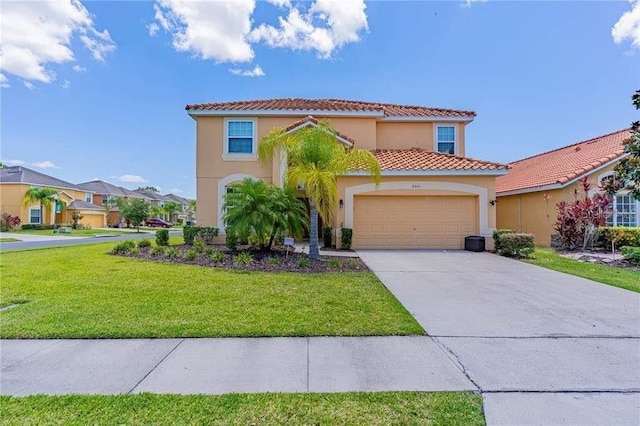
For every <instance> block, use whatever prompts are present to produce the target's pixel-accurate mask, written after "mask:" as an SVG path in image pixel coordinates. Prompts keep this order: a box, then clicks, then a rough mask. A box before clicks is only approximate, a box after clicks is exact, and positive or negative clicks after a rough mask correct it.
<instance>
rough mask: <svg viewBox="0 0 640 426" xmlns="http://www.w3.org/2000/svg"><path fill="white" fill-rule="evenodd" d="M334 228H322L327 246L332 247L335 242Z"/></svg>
mask: <svg viewBox="0 0 640 426" xmlns="http://www.w3.org/2000/svg"><path fill="white" fill-rule="evenodd" d="M332 237H333V228H331V227H329V226H325V227H324V228H322V243H323V245H324V246H325V247H327V248H331V246H332V243H333V241H332V240H333V238H332Z"/></svg>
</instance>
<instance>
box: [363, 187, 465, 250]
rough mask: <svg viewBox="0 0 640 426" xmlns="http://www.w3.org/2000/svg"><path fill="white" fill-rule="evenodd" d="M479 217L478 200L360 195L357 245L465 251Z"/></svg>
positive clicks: (364, 246)
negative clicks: (468, 237) (465, 241)
mask: <svg viewBox="0 0 640 426" xmlns="http://www.w3.org/2000/svg"><path fill="white" fill-rule="evenodd" d="M476 217H477V214H476V197H459V196H457V197H453V196H452V197H446V196H421V197H410V196H356V197H355V206H354V212H353V222H354V226H353V246H354V248H385V249H386V248H390V249H394V248H395V249H400V248H434V249H461V248H463V247H464V237H466V236H469V235H473V234H475V233H476V222H477V220H476Z"/></svg>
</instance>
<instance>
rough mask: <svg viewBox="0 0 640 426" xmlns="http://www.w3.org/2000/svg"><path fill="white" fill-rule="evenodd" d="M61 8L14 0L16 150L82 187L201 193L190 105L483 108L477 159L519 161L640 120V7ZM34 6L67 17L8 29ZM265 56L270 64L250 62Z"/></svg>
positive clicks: (7, 67)
mask: <svg viewBox="0 0 640 426" xmlns="http://www.w3.org/2000/svg"><path fill="white" fill-rule="evenodd" d="M56 2H57V3H56ZM61 3H64V1H63V0H55V1H54V3H50V4H48V7H41V6H42V4H43V3H36V2H26V3H25V2H23V4H21V7H13V8H12V9H9V7H10V6H11V3H4V2H3V22H2V26H3V28H2V48H1V49H2V51H3V52H2V55H3V56H2V70H1V73H2V80H1V82H2V86H3V87H2V89H1V90H0V96H1V117H0V119H1V125H2V127H1V130H0V135H1V153H0V156H1V159H2V161H4V162H7V163H11V164H24V165H25V166H27V167H32V168H34V169H37V170H40V171H43V172H45V173H48V174H51V175H54V176H56V177H59V178H61V179H65V180H68V181H71V182H76V183H78V182H82V181H87V180H91V179H93V178H100V179H104V180H107V181H110V182H112V183H115V184H119V185H123V186H126V187H129V188H135V187H137V186H140V185H143V186H144V185H154V186H158V187H160V188H161V189H162V192H163V193H166V192H170V191H171V192H176V193H178V194H179V195H183V196H187V197H193V196H194V195H195V125H194V122H193V120H191V119H190V118H189V117H188V116H187V114H186V113H185V111H184V106H185V105H186V104H187V103H199V102H215V101H224V100H239V99H259V98H272V97H310V98H325V97H332V98H344V99H356V100H367V101H380V102H394V103H400V104H417V105H425V106H436V107H448V108H455V109H471V110H474V111H476V112H477V114H478V115H477V118H476V120H475V121H474V122H473V123H471V124H470V125H469V126H467V155H468V156H472V157H476V158H481V159H487V160H494V161H501V162H508V161H513V160H516V159H519V158H523V157H526V156H529V155H533V154H536V153H539V152H543V151H546V150H549V149H553V148H555V147H559V146H563V145H567V144H569V143H573V142H577V141H580V140H583V139H588V138H590V137H594V136H598V135H601V134H604V133H608V132H611V131H615V130H619V129H621V128H624V127H626V126H628V125H629V123H630V122H631V121H632V120H636V119H638V114H637V112H636V111H635V110H634V109H633V108H632V107H631V102H630V97H631V94H632V93H633V91H635V90H636V89H638V88H640V56H639V55H640V30H639V28H640V6H639V5H638V2H637V1H635V2H627V1H620V2H614V1H607V2H568V1H566V2H504V1H486V2H472V4H470V5H469V6H467V5H466V3H464V2H461V1H449V2H427V1H412V2H398V1H376V2H365V8H364V9H363V8H362V4H361V3H362V2H361V1H360V0H356V1H354V2H352V3H351V4H349V5H348V6H344V3H343V4H342V5H341V2H335V1H331V0H316V2H315V3H297V2H292V3H289V1H288V0H271V2H258V3H257V4H256V5H255V8H253V6H252V5H253V1H252V0H238V1H237V2H228V3H234V6H233V7H230V8H226V9H224V10H222V9H219V8H220V7H223V6H224V3H225V2H215V3H212V2H208V3H207V4H204V5H201V7H203V8H204V9H201V10H200V14H199V15H198V16H196V17H195V18H193V17H192V18H189V17H188V16H187V15H188V14H187V15H185V13H186V12H185V9H184V5H183V3H182V0H161V1H160V2H159V3H156V2H144V1H137V2H94V1H92V2H84V3H79V2H75V3H71V6H70V7H71V8H69V7H68V8H67V9H65V12H68V14H69V15H68V16H70V18H68V19H66V20H61V21H56V19H58V20H60V19H62V18H60V16H61V14H60V13H58V14H53V13H52V14H51V15H50V16H49V15H47V13H49V12H48V11H49V10H50V9H53V8H56V7H58V5H59V4H61ZM34 4H35V5H36V6H38V5H39V6H38V7H37V8H32V9H31V10H30V9H29V6H28V5H34ZM221 4H222V6H221ZM25 5H26V6H25ZM13 6H15V4H14V5H13ZM74 7H75V9H73V8H74ZM181 7H182V9H181ZM314 7H316V8H317V10H315V14H312V13H311V12H313V11H310V9H312V8H314ZM341 7H342V8H343V9H342V10H335V9H340V8H341ZM216 8H218V9H216ZM322 8H324V9H322ZM331 8H334V9H331ZM78 10H79V11H80V12H78ZM83 10H84V11H83ZM221 10H222V11H221ZM318 10H320V11H318ZM292 11H294V12H295V11H299V13H298V15H299V16H302V18H303V19H306V21H303V22H298V21H295V19H294V18H295V17H296V16H295V14H296V13H297V12H295V13H293V15H292ZM323 11H324V13H325V16H328V17H330V18H332V19H333V20H332V25H333V27H331V26H329V27H328V24H327V23H326V22H325V21H323V19H322V16H321V15H320V12H323ZM225 13H226V14H227V15H225ZM207 14H210V15H207ZM52 16H55V17H52ZM185 16H187V17H185ZM7 17H9V18H7ZM34 17H35V18H40V19H51V21H50V22H51V23H52V28H53V29H49V28H48V27H47V28H45V30H42V31H40V32H35V33H34V32H33V31H32V32H31V33H26V35H23V34H20V32H19V31H20V30H16V29H15V28H14V27H17V24H16V25H9V24H7V21H11V23H14V22H15V23H20V22H21V21H20V20H21V19H22V20H26V21H29V20H31V21H29V22H33V19H34ZM278 17H283V19H286V20H287V23H289V24H290V26H293V27H296V25H297V27H296V28H298V33H296V37H288V38H287V34H286V33H285V32H283V31H281V28H280V26H279V25H280V24H279V21H278ZM234 19H235V20H236V21H234ZM619 20H620V21H621V22H622V23H621V24H618V25H617V29H615V30H614V31H613V35H612V28H614V26H615V25H616V23H617V22H618V21H619ZM163 24H164V25H163ZM261 24H264V25H270V26H271V28H268V27H263V30H264V31H262V32H260V31H256V28H257V27H259V26H260V25H261ZM243 25H244V27H243ZM45 27H46V26H45ZM56 28H63V29H64V30H65V31H66V32H65V31H62V35H60V34H59V33H61V31H57V30H56ZM185 28H189V31H187V32H186V34H187V37H186V38H184V37H183V38H182V39H181V40H178V41H177V42H176V39H175V35H176V34H180V33H181V32H183V31H184V29H185ZM203 28H204V29H205V30H204V31H202V30H203ZM243 28H244V29H243ZM327 28H329V30H328V31H323V29H327ZM318 29H320V31H318ZM12 31H14V32H12ZM105 31H108V33H105ZM304 31H307V33H304ZM65 34H66V36H65ZM152 34H153V35H152ZM305 34H306V36H305ZM289 35H290V34H289ZM83 36H84V38H83ZM32 38H33V39H37V40H36V41H37V43H36V42H35V41H34V40H33V39H32ZM355 39H358V40H357V41H356V40H355ZM25 40H26V41H25ZM46 43H50V46H49V47H46V46H45V45H46ZM16 46H17V47H18V48H19V49H15V50H13V51H12V50H10V48H12V47H16ZM43 46H45V47H43ZM61 46H62V47H61ZM65 49H66V50H65ZM20 52H23V53H24V52H28V53H29V56H28V58H30V59H28V60H27V59H24V57H23V56H20V54H19V53H20ZM11 55H13V56H11ZM33 58H36V59H33ZM29 60H31V61H32V62H29ZM256 67H258V69H257V70H258V74H261V72H259V71H260V70H261V71H262V73H264V75H262V76H253V77H251V76H243V75H237V74H234V73H233V72H232V71H234V72H235V73H243V72H245V73H246V72H249V71H256ZM136 180H137V181H140V182H136ZM141 180H144V182H142V181H141Z"/></svg>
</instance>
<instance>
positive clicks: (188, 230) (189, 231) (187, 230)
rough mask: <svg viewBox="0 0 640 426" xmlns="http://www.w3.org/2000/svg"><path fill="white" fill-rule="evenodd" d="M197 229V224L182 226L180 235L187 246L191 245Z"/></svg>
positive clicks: (198, 228)
mask: <svg viewBox="0 0 640 426" xmlns="http://www.w3.org/2000/svg"><path fill="white" fill-rule="evenodd" d="M199 230H200V227H199V226H185V227H184V228H182V237H183V238H184V243H185V244H186V245H188V246H192V245H193V241H194V240H195V239H196V236H197V235H198V231H199Z"/></svg>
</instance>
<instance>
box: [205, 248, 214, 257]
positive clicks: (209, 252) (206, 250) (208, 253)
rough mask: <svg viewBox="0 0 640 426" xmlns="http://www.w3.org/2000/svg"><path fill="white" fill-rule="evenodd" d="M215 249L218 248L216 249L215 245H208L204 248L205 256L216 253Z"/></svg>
mask: <svg viewBox="0 0 640 426" xmlns="http://www.w3.org/2000/svg"><path fill="white" fill-rule="evenodd" d="M215 251H216V249H214V248H213V247H207V248H206V249H204V254H205V256H209V257H211V255H212V254H213V253H215Z"/></svg>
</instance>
